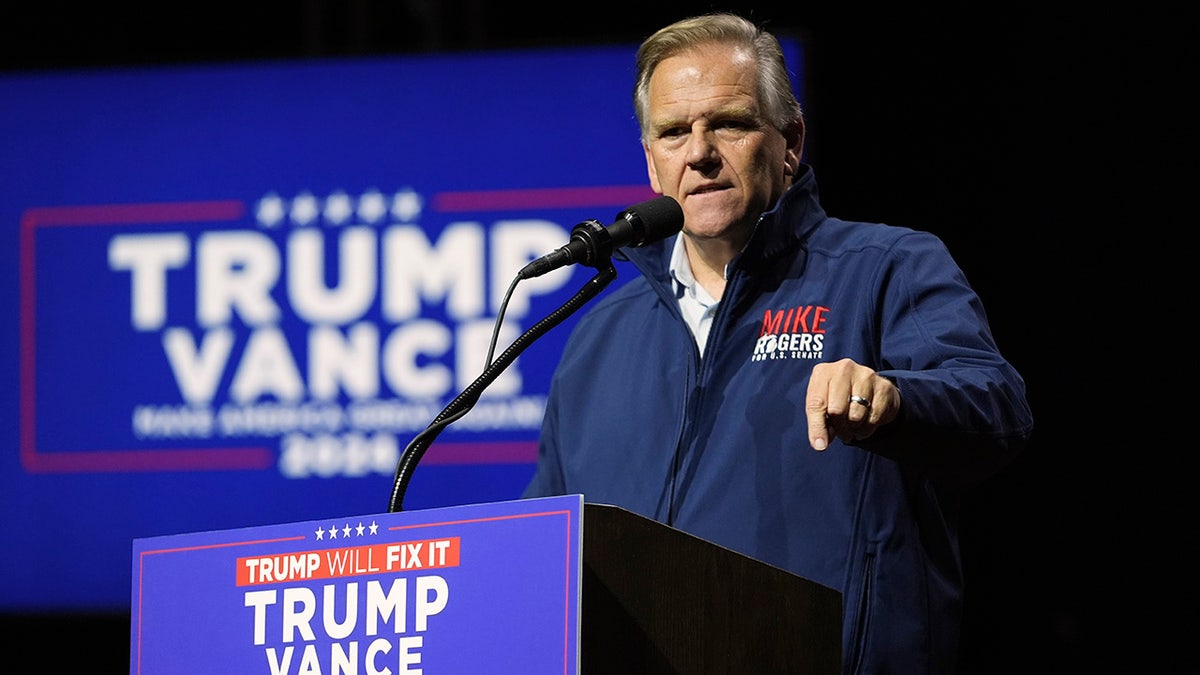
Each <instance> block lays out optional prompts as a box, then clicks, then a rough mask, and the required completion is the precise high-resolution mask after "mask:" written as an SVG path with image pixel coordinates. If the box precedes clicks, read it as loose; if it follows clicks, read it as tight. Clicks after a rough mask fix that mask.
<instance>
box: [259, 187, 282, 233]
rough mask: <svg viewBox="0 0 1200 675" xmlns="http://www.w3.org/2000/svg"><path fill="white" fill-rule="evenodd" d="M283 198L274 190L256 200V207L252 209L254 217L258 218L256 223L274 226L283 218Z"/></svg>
mask: <svg viewBox="0 0 1200 675" xmlns="http://www.w3.org/2000/svg"><path fill="white" fill-rule="evenodd" d="M283 213H284V208H283V200H282V199H280V198H279V195H277V194H275V193H274V192H271V193H268V194H266V195H264V196H263V198H262V199H260V200H258V207H257V208H255V210H254V217H255V218H256V219H257V220H258V224H259V225H262V226H263V227H275V226H276V225H278V224H279V221H281V220H283Z"/></svg>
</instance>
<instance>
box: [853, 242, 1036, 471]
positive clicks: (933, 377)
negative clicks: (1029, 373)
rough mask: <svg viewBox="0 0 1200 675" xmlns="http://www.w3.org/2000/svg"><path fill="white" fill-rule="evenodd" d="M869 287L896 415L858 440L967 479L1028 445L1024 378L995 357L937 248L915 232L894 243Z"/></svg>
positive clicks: (956, 274)
mask: <svg viewBox="0 0 1200 675" xmlns="http://www.w3.org/2000/svg"><path fill="white" fill-rule="evenodd" d="M893 252H894V253H896V255H895V256H893V257H891V260H892V261H893V262H892V263H891V264H890V265H885V266H882V268H881V269H880V270H879V274H880V275H881V276H880V278H879V279H877V280H876V281H877V282H878V283H877V285H876V286H875V287H876V288H878V289H880V290H879V292H880V293H881V294H882V301H881V303H880V304H879V306H880V307H881V308H882V309H881V310H880V314H879V316H878V317H876V319H875V320H877V321H878V322H879V323H880V325H879V329H880V330H879V332H878V334H879V335H880V336H881V338H880V341H879V345H878V348H879V356H880V361H881V364H882V367H881V368H880V369H879V370H878V372H879V374H880V375H881V376H883V377H886V378H888V379H890V380H892V381H893V382H895V384H896V385H897V386H898V387H899V389H900V401H901V402H900V415H899V416H898V417H897V419H896V420H895V421H893V422H892V423H891V424H889V425H887V426H885V427H883V428H881V429H880V430H879V432H877V433H876V434H874V435H873V436H871V438H869V439H866V440H864V441H861V442H859V443H858V445H860V446H861V447H863V448H864V449H867V450H870V451H873V452H876V453H878V454H881V455H884V456H887V457H891V458H893V459H896V460H897V461H899V462H901V463H902V464H903V465H905V466H908V467H909V468H912V469H916V470H918V471H920V472H922V473H924V474H927V475H928V476H930V477H931V478H934V479H941V480H944V481H950V482H953V483H955V484H973V483H977V482H979V481H980V480H983V479H984V478H987V477H988V476H990V475H992V474H993V473H995V472H996V471H998V470H999V469H1000V468H1002V467H1003V466H1004V465H1005V464H1007V463H1008V462H1009V461H1011V460H1012V458H1013V457H1015V456H1016V455H1017V454H1018V453H1019V452H1020V451H1021V450H1022V449H1023V448H1024V447H1025V445H1026V443H1027V442H1028V439H1029V437H1030V434H1031V433H1032V430H1033V416H1032V412H1031V411H1030V408H1029V404H1028V402H1027V400H1026V397H1025V382H1024V380H1023V379H1022V377H1021V375H1020V374H1019V373H1018V372H1017V371H1016V369H1015V368H1014V367H1013V366H1012V364H1010V363H1009V362H1008V361H1007V360H1006V359H1005V358H1004V357H1003V356H1002V355H1001V354H1000V350H999V348H998V347H997V345H996V342H995V340H994V338H993V337H992V333H991V328H990V327H989V324H988V320H987V315H986V313H985V312H984V308H983V304H982V302H981V301H980V298H979V297H978V295H977V294H976V293H975V291H974V290H973V289H972V288H971V286H970V284H969V283H968V282H967V280H966V277H965V276H964V274H963V273H962V270H961V269H959V267H958V265H957V264H956V263H955V262H954V260H953V259H952V258H951V256H950V253H949V251H948V250H947V249H946V247H945V245H944V244H943V243H942V242H941V240H939V239H938V238H937V237H935V236H934V235H932V234H929V233H925V232H913V233H909V234H906V235H904V236H903V237H901V238H899V239H898V240H897V242H896V246H895V248H894V250H893Z"/></svg>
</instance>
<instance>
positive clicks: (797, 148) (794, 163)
mask: <svg viewBox="0 0 1200 675" xmlns="http://www.w3.org/2000/svg"><path fill="white" fill-rule="evenodd" d="M783 140H784V141H785V142H786V143H787V150H786V152H785V154H784V165H785V168H784V173H785V174H786V175H788V176H795V175H796V172H797V171H799V170H800V156H801V154H802V153H803V151H804V120H802V119H800V120H796V122H795V124H791V125H789V126H788V128H787V129H784V130H783Z"/></svg>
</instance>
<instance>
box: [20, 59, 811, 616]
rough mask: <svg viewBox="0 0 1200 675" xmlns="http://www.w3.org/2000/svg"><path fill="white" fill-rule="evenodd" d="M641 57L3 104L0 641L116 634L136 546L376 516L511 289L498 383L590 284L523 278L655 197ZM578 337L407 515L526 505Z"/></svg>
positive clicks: (135, 86) (166, 78) (513, 376)
mask: <svg viewBox="0 0 1200 675" xmlns="http://www.w3.org/2000/svg"><path fill="white" fill-rule="evenodd" d="M785 47H786V50H787V52H788V57H789V59H790V61H791V64H792V70H793V73H794V74H795V76H796V83H795V84H796V86H797V90H801V89H800V86H801V83H800V79H799V78H800V74H801V72H802V69H801V52H800V48H799V45H798V44H796V43H791V42H788V43H785ZM634 49H635V46H633V45H628V46H620V45H616V46H607V47H589V48H587V49H544V50H518V51H508V52H494V53H460V54H443V55H422V56H406V57H386V58H369V59H342V60H320V61H280V62H255V63H241V64H217V65H212V64H210V65H204V66H188V67H181V66H172V67H159V68H137V69H100V70H78V71H62V72H41V73H25V74H13V75H5V76H0V100H2V101H4V104H3V106H0V144H2V145H3V147H4V149H5V150H4V153H3V155H2V156H0V223H2V225H0V237H2V239H0V244H2V246H0V249H2V250H3V253H0V274H3V275H4V278H5V279H6V282H5V283H4V284H3V285H0V294H2V296H0V297H2V303H3V304H2V306H3V307H4V308H6V309H7V311H8V312H9V321H7V322H6V325H5V328H4V329H3V330H0V353H2V354H3V355H4V358H3V366H2V370H0V372H2V373H3V381H2V383H0V408H2V409H3V410H4V411H5V412H4V415H5V423H4V425H3V427H2V432H3V436H0V451H3V459H2V460H0V504H2V505H3V507H4V512H5V513H6V514H8V523H7V525H8V527H7V528H6V529H7V534H8V539H9V541H10V542H11V544H10V546H9V547H8V550H7V552H6V554H5V555H4V556H2V557H0V610H4V611H23V610H49V611H58V610H81V609H95V610H120V609H126V608H127V604H128V601H129V597H130V583H131V579H130V574H129V569H130V566H129V560H130V555H131V543H132V541H133V540H134V539H137V538H144V537H152V536H161V535H173V534H180V533H188V532H201V531H210V530H221V529H227V528H234V527H248V526H259V525H268V524H275V523H287V522H297V521H304V520H315V519H321V518H340V517H344V516H353V515H363V514H373V513H381V512H384V511H386V510H387V508H388V504H389V497H390V495H391V490H392V482H393V472H394V470H395V466H396V462H397V459H398V457H399V454H400V452H401V451H402V450H403V449H404V448H405V447H406V445H407V444H408V443H409V442H410V441H411V440H412V439H413V438H414V437H415V436H416V435H417V434H418V433H420V431H421V430H422V429H424V428H425V426H426V425H427V424H428V423H429V422H431V421H432V420H433V418H434V417H435V416H436V415H437V414H438V413H439V411H441V410H442V408H443V406H445V405H446V404H447V403H448V402H450V401H451V400H452V399H453V398H454V397H455V396H456V395H457V394H458V393H459V392H461V391H462V389H463V388H465V387H466V386H467V385H469V384H470V383H471V382H472V381H473V380H474V379H475V378H476V377H477V376H478V375H479V374H480V373H481V372H482V371H483V369H484V366H485V365H486V358H487V354H488V352H489V349H491V348H492V339H493V330H494V328H495V324H496V319H497V316H498V315H499V314H500V311H501V308H502V301H503V299H504V298H505V296H506V293H507V292H508V291H509V290H510V288H511V290H512V291H513V293H512V296H511V299H510V301H509V303H508V305H507V306H506V307H505V308H504V314H503V319H504V320H503V330H501V332H500V336H499V339H498V341H497V343H496V345H495V346H494V353H495V354H499V353H501V352H502V351H503V349H504V348H505V346H506V345H507V344H508V343H509V342H511V341H512V339H514V338H515V337H516V336H517V335H520V334H521V332H523V331H525V330H528V329H529V328H530V327H531V326H533V325H534V324H535V323H537V322H538V321H540V320H541V319H542V318H544V317H545V316H547V315H548V314H550V313H551V312H553V311H554V310H555V309H557V308H558V307H559V306H561V305H562V303H563V302H565V301H566V300H567V299H568V298H569V297H570V296H571V295H573V294H574V293H575V292H576V291H577V290H578V288H579V287H581V286H582V285H583V284H584V283H585V282H586V281H587V279H589V278H590V277H591V276H592V274H593V273H594V272H595V270H592V269H590V268H586V267H576V268H573V269H563V270H559V271H557V272H553V273H551V274H547V275H545V276H544V277H538V278H535V279H530V280H526V281H523V282H521V283H520V284H518V285H516V286H515V287H512V286H511V284H512V281H513V279H514V276H515V274H516V271H517V270H518V269H520V267H521V266H522V265H524V264H525V263H527V262H528V261H529V260H531V259H533V258H535V257H537V256H539V255H541V254H543V253H547V252H549V251H551V250H553V249H555V248H557V247H558V246H561V245H562V244H564V243H565V242H566V241H567V240H568V238H569V236H570V230H571V227H572V226H573V225H575V224H576V223H579V222H581V221H584V220H589V219H596V220H600V221H601V222H602V223H605V224H607V223H609V222H611V221H612V220H613V219H614V218H615V217H616V215H617V213H618V212H619V211H620V210H621V209H623V208H624V207H626V206H628V205H630V204H634V203H637V202H639V201H642V200H644V199H648V198H650V197H652V196H653V194H652V193H651V192H650V190H649V187H648V185H647V182H646V173H645V163H644V158H643V155H642V151H641V147H640V145H639V143H638V130H637V126H636V122H635V119H634V117H633V114H632V108H631V100H630V98H631V87H632V81H633V53H634ZM634 273H635V272H634V271H633V270H632V268H630V267H628V266H624V265H622V264H620V263H618V277H617V280H616V281H615V282H614V283H613V285H612V286H611V287H610V288H615V287H616V286H618V285H620V284H621V283H623V282H624V281H626V280H628V279H629V278H630V277H631V275H632V274H634ZM585 310H586V308H585ZM572 324H573V320H572V319H568V320H567V321H565V322H564V323H563V324H562V325H560V326H557V327H555V328H554V329H552V330H551V331H550V332H549V333H547V334H546V335H545V336H543V337H542V338H540V339H539V340H538V341H537V342H536V344H534V345H532V346H531V347H530V348H529V349H527V350H526V351H525V352H523V353H522V354H521V356H520V357H519V358H518V359H517V361H516V362H515V363H514V364H513V365H512V367H510V368H509V369H508V370H506V371H505V372H504V373H503V374H501V375H500V376H499V377H498V378H497V379H496V380H495V382H493V383H492V384H491V385H490V386H489V388H488V390H487V391H486V392H485V394H484V396H483V397H482V398H481V400H480V401H479V403H478V404H477V405H476V407H475V408H474V409H473V410H472V411H471V413H470V414H469V415H467V416H466V417H464V418H462V419H461V420H459V421H458V422H456V423H455V424H453V425H451V426H450V427H448V428H447V429H446V430H445V431H444V432H442V433H441V435H440V436H439V437H438V440H437V442H436V443H434V444H433V446H432V447H431V448H430V449H429V452H428V453H427V454H426V456H425V457H424V459H423V460H422V463H421V465H420V467H419V468H418V469H417V471H416V472H415V474H414V476H413V480H412V483H411V485H410V487H409V490H408V492H407V497H406V499H405V501H404V504H403V505H404V508H405V509H406V510H412V509H424V508H434V507H442V506H451V505H460V504H474V503H483V502H490V501H499V500H506V499H513V498H515V497H517V496H519V494H520V491H521V488H522V487H523V486H524V484H525V482H526V481H527V480H528V479H529V477H530V475H531V473H532V461H533V459H534V456H535V453H536V444H537V431H538V426H539V424H540V417H541V412H542V409H543V406H544V400H545V395H546V392H547V389H548V386H549V380H550V374H551V372H552V370H553V367H554V365H555V363H556V362H557V359H558V355H559V353H560V351H561V347H562V344H563V341H564V340H565V338H566V336H567V334H568V332H569V330H570V328H571V326H572Z"/></svg>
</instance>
